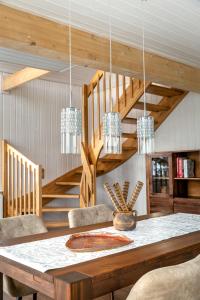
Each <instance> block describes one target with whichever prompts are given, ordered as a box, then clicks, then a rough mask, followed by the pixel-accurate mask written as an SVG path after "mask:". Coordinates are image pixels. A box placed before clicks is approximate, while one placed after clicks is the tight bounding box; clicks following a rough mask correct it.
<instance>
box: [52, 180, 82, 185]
mask: <svg viewBox="0 0 200 300" xmlns="http://www.w3.org/2000/svg"><path fill="white" fill-rule="evenodd" d="M56 185H72V186H80V182H75V181H58V182H56Z"/></svg>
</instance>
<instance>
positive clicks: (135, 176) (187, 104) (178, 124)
mask: <svg viewBox="0 0 200 300" xmlns="http://www.w3.org/2000/svg"><path fill="white" fill-rule="evenodd" d="M155 146H156V147H155V148H156V152H159V151H173V150H182V149H184V150H187V149H200V94H195V93H189V94H188V95H187V96H186V97H185V99H184V100H183V101H182V102H181V103H180V104H179V105H178V106H177V107H176V109H175V110H174V111H173V112H172V114H171V115H170V116H169V117H168V118H167V120H166V121H165V122H164V123H163V124H162V125H161V126H160V128H159V129H158V130H157V131H156V135H155ZM124 180H129V181H130V183H131V186H130V190H131V191H132V189H133V187H134V185H135V183H136V181H137V180H142V181H143V182H144V183H146V168H145V157H144V156H142V155H138V154H136V155H134V156H133V157H132V158H130V159H129V160H128V161H127V162H126V163H125V164H123V165H122V166H121V167H119V168H118V169H116V170H114V171H112V172H110V173H108V174H106V175H104V176H101V177H99V178H97V184H98V187H97V191H98V202H105V203H109V204H110V202H108V201H109V200H108V198H107V195H106V193H105V191H104V189H103V183H104V182H106V181H108V182H110V183H111V184H112V183H113V182H115V181H119V182H123V181H124ZM136 209H137V210H138V213H139V214H144V213H146V184H145V185H144V187H143V190H142V193H141V194H140V196H139V199H138V201H137V203H136Z"/></svg>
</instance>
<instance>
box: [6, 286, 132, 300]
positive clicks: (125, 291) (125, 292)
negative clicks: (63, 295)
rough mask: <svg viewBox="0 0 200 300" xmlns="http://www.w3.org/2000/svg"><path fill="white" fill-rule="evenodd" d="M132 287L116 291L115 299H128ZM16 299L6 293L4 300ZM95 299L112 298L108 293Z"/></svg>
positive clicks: (44, 299)
mask: <svg viewBox="0 0 200 300" xmlns="http://www.w3.org/2000/svg"><path fill="white" fill-rule="evenodd" d="M130 289H131V286H130V287H127V288H124V289H121V290H119V291H117V292H115V300H126V298H127V296H128V294H129V292H130ZM14 299H15V298H12V297H9V296H7V295H5V294H4V297H3V300H14ZM32 299H33V298H32V296H27V297H23V300H32ZM38 300H50V298H47V297H44V296H40V295H38ZM95 300H110V296H109V295H106V296H103V297H100V298H96V299H95Z"/></svg>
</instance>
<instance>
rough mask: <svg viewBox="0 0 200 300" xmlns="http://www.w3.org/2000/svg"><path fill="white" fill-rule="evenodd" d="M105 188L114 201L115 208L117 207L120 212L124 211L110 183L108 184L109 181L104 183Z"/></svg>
mask: <svg viewBox="0 0 200 300" xmlns="http://www.w3.org/2000/svg"><path fill="white" fill-rule="evenodd" d="M104 189H105V191H106V192H107V194H108V196H109V197H110V199H111V201H112V203H113V206H114V208H115V209H116V210H117V211H118V212H120V211H122V208H121V206H120V205H119V203H118V201H117V199H116V197H115V195H114V194H113V192H112V189H111V187H110V186H109V184H108V183H107V182H106V183H104Z"/></svg>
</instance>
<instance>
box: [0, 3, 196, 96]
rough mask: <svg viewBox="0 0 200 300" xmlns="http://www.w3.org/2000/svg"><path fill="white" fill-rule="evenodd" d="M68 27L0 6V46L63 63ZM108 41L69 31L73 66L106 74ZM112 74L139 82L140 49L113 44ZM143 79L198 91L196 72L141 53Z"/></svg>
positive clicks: (64, 60)
mask: <svg viewBox="0 0 200 300" xmlns="http://www.w3.org/2000/svg"><path fill="white" fill-rule="evenodd" d="M67 35H68V26H66V25H62V24H58V23H56V22H54V21H51V20H47V19H45V18H41V17H38V16H34V15H32V14H30V13H26V12H23V11H20V10H16V9H13V8H10V7H8V6H5V5H0V44H1V47H6V48H11V49H15V50H18V51H22V52H24V53H27V52H28V53H29V54H30V53H31V54H35V55H39V56H41V57H45V58H48V59H52V60H59V61H63V62H64V63H66V61H67V60H68V48H69V47H68V37H67ZM108 42H109V41H108V39H107V38H104V37H100V36H97V35H94V34H91V33H89V32H84V31H81V30H78V29H74V28H72V60H73V63H74V64H78V65H81V66H88V67H91V68H94V69H100V70H103V71H108V69H109V51H108V45H109V43H108ZM112 53H113V58H112V62H113V72H115V73H119V74H123V75H128V76H132V77H136V78H141V79H142V59H141V58H142V52H141V50H140V49H136V48H134V47H130V46H127V45H124V44H122V43H119V42H116V41H113V43H112ZM145 59H146V74H147V80H149V81H151V82H156V83H159V84H164V85H167V86H171V87H177V88H180V89H184V90H191V91H194V92H200V69H198V68H195V67H192V66H188V65H185V64H182V63H179V62H176V61H173V60H171V59H168V58H164V57H161V56H159V55H156V54H152V53H148V52H146V53H145Z"/></svg>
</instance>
